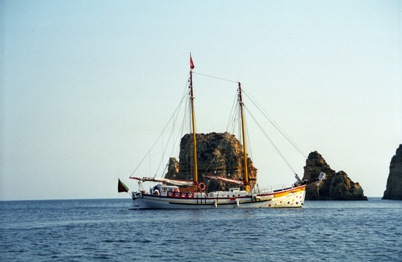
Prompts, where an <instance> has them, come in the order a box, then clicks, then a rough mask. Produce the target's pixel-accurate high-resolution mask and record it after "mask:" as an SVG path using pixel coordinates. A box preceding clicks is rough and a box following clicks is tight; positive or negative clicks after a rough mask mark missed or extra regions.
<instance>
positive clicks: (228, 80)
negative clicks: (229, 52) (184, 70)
mask: <svg viewBox="0 0 402 262" xmlns="http://www.w3.org/2000/svg"><path fill="white" fill-rule="evenodd" d="M193 74H195V75H200V76H205V77H209V78H214V79H218V80H222V81H226V82H232V83H239V81H234V80H230V79H225V78H221V77H217V76H211V75H207V74H202V73H197V72H194V71H193Z"/></svg>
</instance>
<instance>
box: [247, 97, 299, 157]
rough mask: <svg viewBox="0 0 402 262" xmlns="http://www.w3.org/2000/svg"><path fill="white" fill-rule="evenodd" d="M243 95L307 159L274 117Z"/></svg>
mask: <svg viewBox="0 0 402 262" xmlns="http://www.w3.org/2000/svg"><path fill="white" fill-rule="evenodd" d="M243 93H244V94H245V95H246V96H247V97H248V98H249V99H250V101H251V102H252V103H253V104H254V106H255V107H256V108H257V109H258V110H259V111H260V112H261V113H262V115H263V116H264V117H265V118H266V119H267V120H268V121H269V122H270V123H271V124H272V125H273V126H274V127H275V128H276V130H278V132H279V133H280V134H281V135H282V136H283V137H284V138H285V139H286V140H287V141H288V142H289V143H290V144H291V145H292V146H293V147H294V148H295V149H296V150H297V151H298V152H299V153H300V154H301V155H302V156H303V157H304V158H306V154H305V153H304V152H303V150H302V149H301V148H300V147H299V146H298V145H297V144H296V142H294V141H293V139H292V138H291V137H290V136H289V135H288V134H286V132H285V131H284V130H283V129H282V128H281V127H280V126H279V125H278V124H277V123H276V122H275V121H274V120H273V118H272V117H270V116H269V114H268V113H266V112H265V111H264V109H263V108H262V107H261V106H260V105H259V104H258V103H257V102H256V101H255V100H254V99H253V98H252V97H250V96H249V95H248V94H247V93H246V92H244V90H243Z"/></svg>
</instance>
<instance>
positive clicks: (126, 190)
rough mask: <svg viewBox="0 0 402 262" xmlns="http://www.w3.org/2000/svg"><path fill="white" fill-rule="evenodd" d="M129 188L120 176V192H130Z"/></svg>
mask: <svg viewBox="0 0 402 262" xmlns="http://www.w3.org/2000/svg"><path fill="white" fill-rule="evenodd" d="M128 190H129V189H128V187H127V186H126V185H125V184H124V183H123V182H121V181H120V178H119V183H118V185H117V191H118V192H119V193H121V192H128Z"/></svg>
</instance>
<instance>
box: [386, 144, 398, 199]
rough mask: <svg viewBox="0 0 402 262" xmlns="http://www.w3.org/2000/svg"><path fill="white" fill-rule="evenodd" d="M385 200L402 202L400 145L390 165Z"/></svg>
mask: <svg viewBox="0 0 402 262" xmlns="http://www.w3.org/2000/svg"><path fill="white" fill-rule="evenodd" d="M383 199H396V200H402V144H401V145H399V147H398V149H397V150H396V153H395V155H394V156H393V157H392V159H391V163H390V165H389V175H388V180H387V188H386V189H385V192H384V196H383Z"/></svg>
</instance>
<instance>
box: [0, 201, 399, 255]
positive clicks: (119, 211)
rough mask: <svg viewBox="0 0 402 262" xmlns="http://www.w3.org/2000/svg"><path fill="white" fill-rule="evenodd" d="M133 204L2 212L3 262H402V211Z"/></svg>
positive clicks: (359, 204)
mask: <svg viewBox="0 0 402 262" xmlns="http://www.w3.org/2000/svg"><path fill="white" fill-rule="evenodd" d="M130 204H131V200H130V199H106V200H54V201H6V202H0V223H1V225H0V261H96V260H110V261H173V260H176V261H219V260H227V261H294V260H302V261H402V201H386V200H381V199H379V198H370V199H369V201H352V202H340V201H307V202H306V203H305V205H304V208H303V209H249V210H243V209H233V210H227V209H226V210H225V209H214V210H181V211H180V210H178V211H174V210H172V211H166V210H149V211H148V210H147V211H131V210H128V209H127V208H128V207H129V206H130Z"/></svg>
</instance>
